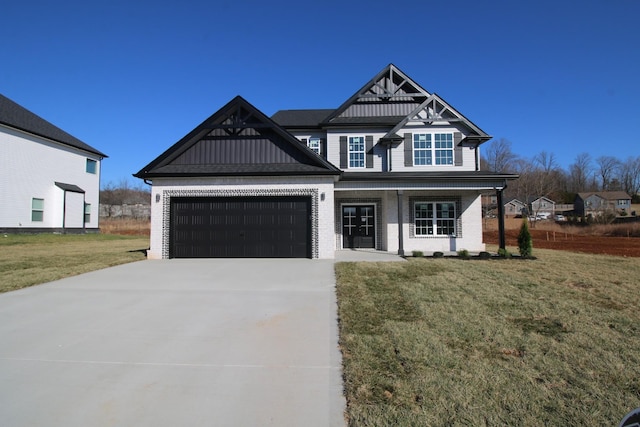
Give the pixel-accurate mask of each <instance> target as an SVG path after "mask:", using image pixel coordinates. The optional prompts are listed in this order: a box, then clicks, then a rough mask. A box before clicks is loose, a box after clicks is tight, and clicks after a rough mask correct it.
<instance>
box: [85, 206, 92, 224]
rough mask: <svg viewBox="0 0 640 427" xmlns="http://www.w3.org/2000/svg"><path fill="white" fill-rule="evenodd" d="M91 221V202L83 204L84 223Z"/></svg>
mask: <svg viewBox="0 0 640 427" xmlns="http://www.w3.org/2000/svg"><path fill="white" fill-rule="evenodd" d="M90 222H91V203H85V204H84V223H85V224H88V223H90Z"/></svg>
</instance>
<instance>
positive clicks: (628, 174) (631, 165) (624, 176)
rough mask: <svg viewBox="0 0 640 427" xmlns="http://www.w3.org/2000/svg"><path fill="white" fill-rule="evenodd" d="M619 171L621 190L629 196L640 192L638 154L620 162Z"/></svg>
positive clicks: (639, 161)
mask: <svg viewBox="0 0 640 427" xmlns="http://www.w3.org/2000/svg"><path fill="white" fill-rule="evenodd" d="M619 172H620V178H619V179H620V183H621V186H622V190H623V191H625V192H626V193H627V194H629V195H630V196H631V197H633V196H635V195H637V194H638V193H640V156H638V157H629V158H628V159H627V160H625V161H624V162H622V163H620V169H619Z"/></svg>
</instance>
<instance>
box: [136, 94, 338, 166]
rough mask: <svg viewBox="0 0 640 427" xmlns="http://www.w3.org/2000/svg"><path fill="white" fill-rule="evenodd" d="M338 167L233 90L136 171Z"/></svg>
mask: <svg viewBox="0 0 640 427" xmlns="http://www.w3.org/2000/svg"><path fill="white" fill-rule="evenodd" d="M339 173H340V172H339V170H338V169H337V168H335V167H334V166H333V165H331V164H330V163H328V162H326V161H325V160H323V159H322V158H320V157H319V156H317V155H316V154H315V153H314V152H313V151H311V150H309V149H308V148H307V147H306V146H304V145H303V144H301V143H300V141H298V140H297V139H296V138H295V137H294V136H293V135H291V134H290V133H289V132H287V131H286V130H284V129H283V128H282V127H280V126H279V125H278V124H276V123H275V122H274V121H273V120H271V119H269V118H268V117H267V116H265V115H264V114H263V113H262V112H260V111H259V110H258V109H257V108H255V107H254V106H253V105H251V104H249V103H248V102H247V101H246V100H244V99H243V98H242V97H240V96H237V97H235V98H234V99H233V100H231V101H230V102H229V103H228V104H227V105H225V106H224V107H222V108H221V109H220V110H218V111H217V112H216V113H214V114H213V115H212V116H211V117H209V118H208V119H207V120H205V121H204V122H203V123H202V124H200V125H199V126H198V127H196V128H195V129H194V130H193V131H191V132H190V133H189V134H188V135H186V136H185V137H184V138H182V139H181V140H180V141H178V142H177V143H176V144H174V145H173V146H172V147H171V148H169V149H168V150H167V151H165V152H164V153H163V154H161V155H160V156H159V157H158V158H156V159H155V160H154V161H152V162H151V163H149V164H148V165H147V166H145V167H144V168H143V169H142V170H140V171H139V172H138V173H137V174H135V175H134V176H136V177H138V178H152V177H158V176H166V177H168V176H220V175H225V176H230V175H325V174H334V175H337V174H339Z"/></svg>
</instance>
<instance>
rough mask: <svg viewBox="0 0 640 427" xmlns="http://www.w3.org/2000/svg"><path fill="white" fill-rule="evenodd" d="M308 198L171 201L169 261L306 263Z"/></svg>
mask: <svg viewBox="0 0 640 427" xmlns="http://www.w3.org/2000/svg"><path fill="white" fill-rule="evenodd" d="M310 208H311V200H310V198H309V197H198V198H194V197H191V198H189V197H174V198H172V199H171V220H170V224H171V233H170V242H169V247H170V254H169V255H170V257H171V258H310V257H311V222H310V212H311V209H310Z"/></svg>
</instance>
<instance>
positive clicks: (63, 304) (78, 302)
mask: <svg viewBox="0 0 640 427" xmlns="http://www.w3.org/2000/svg"><path fill="white" fill-rule="evenodd" d="M0 280H1V279H0ZM343 410H344V398H343V396H342V381H341V362H340V353H339V351H338V346H337V321H336V302H335V277H334V270H333V262H332V261H329V260H326V261H325V260H306V259H302V260H289V259H287V260H284V259H282V260H280V259H275V260H274V259H269V260H210V259H207V260H163V261H142V262H137V263H132V264H126V265H122V266H118V267H113V268H109V269H105V270H101V271H96V272H92V273H88V274H83V275H81V276H76V277H72V278H68V279H64V280H60V281H57V282H52V283H48V284H45V285H41V286H35V287H32V288H28V289H23V290H20V291H15V292H10V293H6V294H2V295H0V425H2V426H14V427H15V426H64V427H72V426H82V427H86V426H154V427H158V426H172V427H175V426H252V427H253V426H296V427H297V426H323V427H324V426H341V425H344V421H343Z"/></svg>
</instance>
